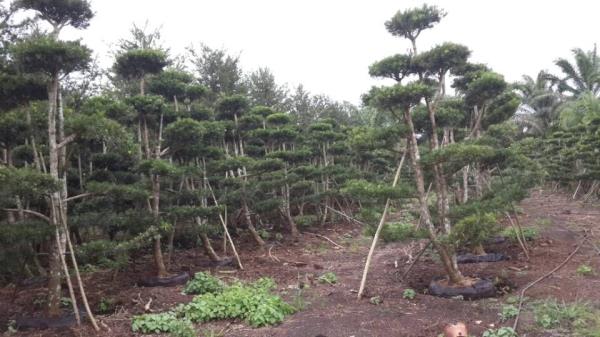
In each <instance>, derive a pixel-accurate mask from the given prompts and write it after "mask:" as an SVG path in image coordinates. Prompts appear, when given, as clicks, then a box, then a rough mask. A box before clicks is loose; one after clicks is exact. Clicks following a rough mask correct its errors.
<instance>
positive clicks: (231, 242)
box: [206, 180, 244, 270]
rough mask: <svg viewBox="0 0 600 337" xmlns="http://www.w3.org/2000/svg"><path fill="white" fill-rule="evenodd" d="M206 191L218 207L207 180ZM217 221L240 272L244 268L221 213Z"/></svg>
mask: <svg viewBox="0 0 600 337" xmlns="http://www.w3.org/2000/svg"><path fill="white" fill-rule="evenodd" d="M206 183H207V186H208V189H209V190H210V194H211V195H212V197H213V200H214V202H215V205H216V206H217V207H218V206H219V202H218V201H217V197H216V196H215V192H214V191H213V189H212V186H210V183H209V182H208V180H207V181H206ZM225 214H227V213H225ZM219 220H221V225H223V231H224V232H225V236H226V237H227V240H228V241H229V244H230V245H231V250H232V251H233V255H234V256H235V259H236V261H237V264H238V267H240V270H244V266H243V265H242V261H241V260H240V256H239V255H238V252H237V249H235V244H234V243H233V239H232V238H231V235H229V230H228V229H227V222H226V221H225V219H223V216H222V215H221V212H219Z"/></svg>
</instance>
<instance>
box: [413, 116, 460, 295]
mask: <svg viewBox="0 0 600 337" xmlns="http://www.w3.org/2000/svg"><path fill="white" fill-rule="evenodd" d="M404 121H405V123H406V125H407V126H408V128H409V131H410V132H409V139H408V144H409V154H410V159H411V162H412V166H413V171H414V179H415V183H416V185H417V196H418V199H419V213H420V217H421V221H422V223H423V224H425V226H426V227H427V229H428V235H429V238H430V240H431V241H432V243H433V247H434V248H435V249H436V251H437V252H438V254H439V255H440V259H441V260H442V264H443V266H444V269H445V270H446V273H447V274H448V277H449V279H450V282H451V283H454V284H461V283H463V282H464V277H463V276H462V274H461V272H460V271H459V270H458V265H457V264H456V258H455V256H454V252H451V251H450V249H449V247H447V246H445V245H443V244H442V243H440V242H438V240H437V234H436V229H435V226H434V224H433V221H432V219H431V214H430V213H429V207H428V205H427V193H426V192H425V179H424V176H423V170H422V168H421V163H420V160H421V155H420V152H419V146H418V143H417V136H416V133H415V127H414V124H413V122H412V117H411V115H410V109H406V110H405V111H404Z"/></svg>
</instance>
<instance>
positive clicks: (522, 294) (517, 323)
mask: <svg viewBox="0 0 600 337" xmlns="http://www.w3.org/2000/svg"><path fill="white" fill-rule="evenodd" d="M586 241H587V236H584V237H583V239H581V242H579V244H578V245H577V247H575V249H574V250H573V251H572V252H571V254H569V256H567V258H566V259H565V260H564V261H563V262H561V263H560V264H559V265H558V266H556V267H554V269H552V270H551V271H549V272H548V273H546V274H544V275H542V276H541V277H539V278H538V279H537V280H535V281H533V282H531V283H529V284H528V285H527V286H526V287H525V288H523V290H521V294H520V295H519V307H518V311H517V316H516V317H515V323H514V324H513V330H515V331H517V326H518V325H519V317H520V316H521V310H522V309H523V298H524V297H525V292H526V291H527V290H529V289H530V288H531V287H533V286H534V285H536V284H537V283H539V282H541V281H543V280H545V279H546V278H548V277H549V276H550V275H552V274H554V273H556V272H557V271H559V270H560V269H561V268H562V267H564V266H565V265H566V264H567V263H568V262H569V261H570V260H571V259H572V258H573V256H575V254H577V252H578V251H579V249H581V247H583V244H584V243H585V242H586Z"/></svg>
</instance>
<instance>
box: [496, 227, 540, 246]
mask: <svg viewBox="0 0 600 337" xmlns="http://www.w3.org/2000/svg"><path fill="white" fill-rule="evenodd" d="M500 234H501V235H502V236H504V237H506V238H508V239H509V240H510V241H513V242H517V241H518V240H517V232H516V231H515V229H514V228H513V227H508V228H506V229H504V230H503V231H502V232H501V233H500ZM523 236H524V237H525V240H527V241H531V240H533V239H535V238H536V237H537V236H538V231H537V229H535V228H531V227H525V228H523Z"/></svg>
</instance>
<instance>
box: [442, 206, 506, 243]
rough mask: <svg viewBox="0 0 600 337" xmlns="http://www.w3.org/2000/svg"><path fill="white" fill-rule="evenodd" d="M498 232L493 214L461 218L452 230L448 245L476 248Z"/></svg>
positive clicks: (477, 214) (478, 213)
mask: <svg viewBox="0 0 600 337" xmlns="http://www.w3.org/2000/svg"><path fill="white" fill-rule="evenodd" d="M498 232H499V228H498V226H497V224H496V216H495V215H494V214H493V213H480V212H477V213H476V214H472V215H469V216H466V217H464V218H462V219H461V220H460V221H458V222H457V223H456V224H455V225H454V227H453V228H452V232H451V234H450V235H449V238H448V239H449V241H450V242H449V243H450V244H452V245H454V247H464V246H467V247H471V248H473V247H476V246H478V245H481V244H482V243H483V242H484V241H485V240H487V239H489V238H490V237H492V236H494V235H495V234H497V233H498Z"/></svg>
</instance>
